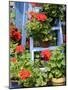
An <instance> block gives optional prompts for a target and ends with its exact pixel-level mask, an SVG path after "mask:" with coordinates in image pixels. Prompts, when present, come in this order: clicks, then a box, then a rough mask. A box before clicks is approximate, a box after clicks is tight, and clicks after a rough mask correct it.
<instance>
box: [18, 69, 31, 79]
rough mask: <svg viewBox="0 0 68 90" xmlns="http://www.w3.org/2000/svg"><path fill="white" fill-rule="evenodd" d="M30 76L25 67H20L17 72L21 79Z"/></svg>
mask: <svg viewBox="0 0 68 90" xmlns="http://www.w3.org/2000/svg"><path fill="white" fill-rule="evenodd" d="M30 76H31V73H30V71H28V70H26V69H22V70H21V71H20V72H19V77H20V78H21V79H22V80H26V79H27V78H29V77H30Z"/></svg>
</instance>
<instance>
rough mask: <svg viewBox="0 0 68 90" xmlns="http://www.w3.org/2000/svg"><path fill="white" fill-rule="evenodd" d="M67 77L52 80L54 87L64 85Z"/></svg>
mask: <svg viewBox="0 0 68 90" xmlns="http://www.w3.org/2000/svg"><path fill="white" fill-rule="evenodd" d="M64 83H65V77H62V78H58V79H57V78H52V85H64Z"/></svg>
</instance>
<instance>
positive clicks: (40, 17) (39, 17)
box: [36, 13, 47, 21]
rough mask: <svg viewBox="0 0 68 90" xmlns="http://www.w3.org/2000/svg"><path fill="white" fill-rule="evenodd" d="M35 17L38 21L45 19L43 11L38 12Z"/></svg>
mask: <svg viewBox="0 0 68 90" xmlns="http://www.w3.org/2000/svg"><path fill="white" fill-rule="evenodd" d="M36 18H37V20H38V21H45V20H46V19H47V16H46V15H45V14H43V13H39V14H37V16H36Z"/></svg>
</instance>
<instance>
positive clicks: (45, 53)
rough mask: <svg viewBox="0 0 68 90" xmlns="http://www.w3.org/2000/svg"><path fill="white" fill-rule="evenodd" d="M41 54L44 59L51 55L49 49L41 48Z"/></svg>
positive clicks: (46, 59)
mask: <svg viewBox="0 0 68 90" xmlns="http://www.w3.org/2000/svg"><path fill="white" fill-rule="evenodd" d="M41 56H42V57H44V60H45V61H48V60H49V59H50V57H51V52H50V50H43V51H41Z"/></svg>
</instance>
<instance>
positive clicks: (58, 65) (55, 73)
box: [46, 46, 65, 79]
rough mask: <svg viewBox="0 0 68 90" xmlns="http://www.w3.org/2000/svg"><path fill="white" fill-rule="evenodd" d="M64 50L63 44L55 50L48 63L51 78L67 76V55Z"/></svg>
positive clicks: (47, 67)
mask: <svg viewBox="0 0 68 90" xmlns="http://www.w3.org/2000/svg"><path fill="white" fill-rule="evenodd" d="M62 50H63V47H61V46H58V47H57V49H56V50H53V51H52V56H51V58H50V61H49V62H48V63H47V64H46V69H47V72H48V76H49V79H51V78H60V77H64V76H65V55H64V53H63V51H62Z"/></svg>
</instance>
